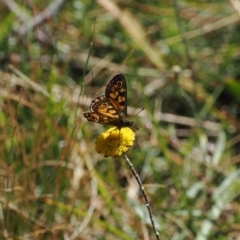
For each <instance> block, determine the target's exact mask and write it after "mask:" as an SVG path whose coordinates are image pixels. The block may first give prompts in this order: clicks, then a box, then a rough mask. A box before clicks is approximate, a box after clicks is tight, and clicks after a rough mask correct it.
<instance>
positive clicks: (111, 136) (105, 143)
mask: <svg viewBox="0 0 240 240" xmlns="http://www.w3.org/2000/svg"><path fill="white" fill-rule="evenodd" d="M134 140H135V133H134V132H133V131H132V129H131V128H129V127H123V128H121V129H119V128H116V127H112V128H110V129H108V130H107V131H106V132H103V133H102V134H100V135H99V136H98V138H97V140H96V143H95V149H96V151H97V152H98V153H100V154H103V155H104V156H106V157H108V156H111V157H120V156H121V155H122V154H123V153H125V152H127V151H128V149H129V148H130V147H131V146H132V145H133V141H134Z"/></svg>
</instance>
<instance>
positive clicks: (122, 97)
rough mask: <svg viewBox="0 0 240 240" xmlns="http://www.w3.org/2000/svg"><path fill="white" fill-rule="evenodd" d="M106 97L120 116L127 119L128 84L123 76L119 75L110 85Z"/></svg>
mask: <svg viewBox="0 0 240 240" xmlns="http://www.w3.org/2000/svg"><path fill="white" fill-rule="evenodd" d="M105 96H106V98H108V99H109V100H110V102H111V103H112V105H113V106H114V108H115V109H116V110H117V112H118V115H119V116H120V117H122V118H123V119H125V118H126V117H127V83H126V79H125V77H124V75H123V74H121V73H118V74H117V75H116V76H114V77H113V78H112V79H111V80H110V82H109V83H108V85H107V87H106V90H105Z"/></svg>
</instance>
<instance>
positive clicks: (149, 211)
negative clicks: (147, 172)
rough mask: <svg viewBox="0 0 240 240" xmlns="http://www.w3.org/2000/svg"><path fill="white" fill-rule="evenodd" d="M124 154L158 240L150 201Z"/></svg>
mask: <svg viewBox="0 0 240 240" xmlns="http://www.w3.org/2000/svg"><path fill="white" fill-rule="evenodd" d="M124 156H125V159H126V161H127V163H128V165H129V167H130V170H131V171H132V173H133V176H134V177H135V179H136V180H137V182H138V185H139V187H140V189H141V191H142V194H143V197H144V199H145V205H146V207H147V209H148V213H149V217H150V219H151V223H152V227H153V230H154V232H155V235H156V238H157V240H160V236H159V233H158V231H157V229H156V227H155V222H154V218H153V214H152V209H151V206H150V203H149V200H148V197H147V194H146V192H145V190H144V187H143V185H142V182H141V180H140V178H139V176H138V174H137V172H136V171H135V169H134V167H133V165H132V163H131V161H130V160H129V158H128V157H127V155H126V154H124Z"/></svg>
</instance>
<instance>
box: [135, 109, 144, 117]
mask: <svg viewBox="0 0 240 240" xmlns="http://www.w3.org/2000/svg"><path fill="white" fill-rule="evenodd" d="M143 110H144V108H142V109H141V110H140V111H138V112H137V113H136V114H135V115H134V116H137V115H138V114H139V113H140V112H142V111H143Z"/></svg>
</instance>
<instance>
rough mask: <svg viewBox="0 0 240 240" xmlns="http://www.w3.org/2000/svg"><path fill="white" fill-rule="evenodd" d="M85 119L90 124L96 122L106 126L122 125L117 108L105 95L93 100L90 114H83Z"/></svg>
mask: <svg viewBox="0 0 240 240" xmlns="http://www.w3.org/2000/svg"><path fill="white" fill-rule="evenodd" d="M83 115H84V117H85V118H87V120H88V121H90V122H96V123H100V124H105V125H114V126H118V125H121V122H122V121H121V118H120V116H119V114H118V111H117V110H116V109H115V106H113V105H112V103H111V102H110V100H109V99H108V98H106V97H105V96H104V95H101V96H99V97H97V98H96V99H94V100H92V102H91V105H90V112H85V113H83Z"/></svg>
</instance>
